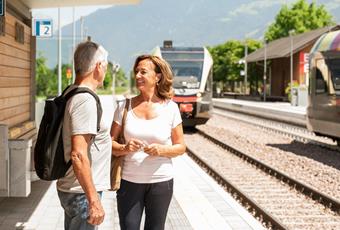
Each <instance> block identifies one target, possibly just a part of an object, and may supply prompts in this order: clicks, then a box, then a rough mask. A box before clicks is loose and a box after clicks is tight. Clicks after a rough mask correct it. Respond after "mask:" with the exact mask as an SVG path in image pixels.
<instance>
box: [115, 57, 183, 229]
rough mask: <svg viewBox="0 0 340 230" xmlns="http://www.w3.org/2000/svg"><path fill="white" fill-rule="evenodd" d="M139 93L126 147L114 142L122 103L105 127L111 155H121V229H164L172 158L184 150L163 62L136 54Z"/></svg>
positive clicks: (133, 100)
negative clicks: (109, 140)
mask: <svg viewBox="0 0 340 230" xmlns="http://www.w3.org/2000/svg"><path fill="white" fill-rule="evenodd" d="M133 69H134V73H135V80H136V86H137V89H138V90H139V92H140V93H139V95H138V96H136V97H133V98H131V100H130V105H129V107H128V112H127V116H126V120H125V126H124V136H125V140H126V144H119V143H118V142H116V140H117V138H118V136H119V133H120V132H121V131H122V130H121V122H122V116H123V110H124V107H125V102H124V103H121V105H119V106H118V108H117V109H116V111H115V115H114V121H113V124H112V128H111V136H112V140H113V141H112V151H113V154H115V155H117V156H125V157H124V164H123V165H124V167H123V172H122V181H121V186H120V189H119V190H118V191H117V206H118V213H119V222H120V227H121V229H122V230H126V229H128V230H134V229H136V230H139V229H140V222H141V218H142V213H143V210H145V224H144V229H157V230H160V229H164V225H165V220H166V215H167V211H168V208H169V204H170V201H171V197H172V194H173V174H174V173H173V166H172V160H171V158H172V157H176V156H178V155H181V154H183V153H184V152H185V148H186V147H185V144H184V138H183V128H182V119H181V116H180V112H179V109H178V106H177V105H176V103H175V102H173V101H172V100H171V98H172V78H173V77H172V72H171V69H170V66H169V64H168V63H167V62H166V61H164V60H163V59H161V58H159V57H156V56H151V55H142V56H139V57H138V58H137V59H136V61H135V64H134V68H133Z"/></svg>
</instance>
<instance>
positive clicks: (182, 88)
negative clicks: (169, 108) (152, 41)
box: [153, 41, 213, 126]
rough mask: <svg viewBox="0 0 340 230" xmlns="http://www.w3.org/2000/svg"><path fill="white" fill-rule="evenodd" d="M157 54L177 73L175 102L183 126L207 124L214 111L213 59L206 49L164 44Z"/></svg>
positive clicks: (166, 42) (155, 53)
mask: <svg viewBox="0 0 340 230" xmlns="http://www.w3.org/2000/svg"><path fill="white" fill-rule="evenodd" d="M153 54H154V55H157V56H160V57H162V58H163V59H165V60H166V61H167V62H168V63H169V64H170V65H171V68H172V71H173V73H174V81H173V88H174V91H175V96H174V98H173V100H174V101H175V102H176V103H177V104H178V106H179V109H180V112H181V115H182V119H183V125H184V126H195V125H198V124H203V123H205V122H206V121H207V120H208V119H209V118H210V116H211V111H212V91H213V89H212V82H213V78H212V71H213V69H212V67H213V60H212V57H211V55H210V53H209V51H208V50H207V49H206V48H205V47H173V46H172V42H171V41H165V42H164V46H163V47H156V48H155V50H154V52H153Z"/></svg>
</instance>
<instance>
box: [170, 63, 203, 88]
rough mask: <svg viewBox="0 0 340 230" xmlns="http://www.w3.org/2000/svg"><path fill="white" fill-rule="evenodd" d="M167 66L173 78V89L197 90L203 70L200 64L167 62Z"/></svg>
mask: <svg viewBox="0 0 340 230" xmlns="http://www.w3.org/2000/svg"><path fill="white" fill-rule="evenodd" d="M169 64H170V65H171V68H172V71H173V73H174V76H175V78H174V82H173V87H174V88H176V89H181V88H188V89H189V88H191V89H195V88H199V86H200V82H201V76H202V68H203V63H202V62H190V61H169Z"/></svg>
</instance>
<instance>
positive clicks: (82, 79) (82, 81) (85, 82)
mask: <svg viewBox="0 0 340 230" xmlns="http://www.w3.org/2000/svg"><path fill="white" fill-rule="evenodd" d="M74 84H75V85H78V86H83V87H88V88H90V89H91V90H92V91H96V89H97V87H98V84H97V82H96V81H95V80H94V79H93V78H92V77H91V76H77V77H76V79H75V81H74Z"/></svg>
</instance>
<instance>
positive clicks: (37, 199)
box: [0, 154, 263, 230]
mask: <svg viewBox="0 0 340 230" xmlns="http://www.w3.org/2000/svg"><path fill="white" fill-rule="evenodd" d="M174 166H175V170H176V175H175V178H174V181H175V183H174V196H173V200H172V201H171V205H170V209H169V212H168V218H167V221H166V226H165V229H167V230H175V229H180V230H183V229H185V230H189V229H193V230H199V229H202V230H209V229H216V230H228V229H239V230H250V229H263V227H262V225H261V224H260V223H259V222H258V221H257V220H256V219H255V218H254V217H253V216H251V215H250V214H249V213H248V212H247V211H246V210H245V209H244V208H243V207H242V206H240V205H239V204H238V203H237V201H235V200H234V198H232V197H231V195H229V194H228V193H226V192H225V191H224V190H223V189H222V188H221V187H220V186H219V185H218V184H217V183H216V182H215V181H214V180H213V179H212V178H211V177H210V176H209V175H207V174H206V173H205V172H204V171H203V170H202V169H201V168H200V167H199V166H198V165H197V164H196V163H195V162H193V161H192V160H191V158H190V157H188V156H187V155H186V154H185V155H183V156H180V157H177V158H174ZM102 203H103V206H104V209H105V212H106V217H105V221H104V223H102V224H101V225H100V226H99V230H109V229H110V230H112V229H119V220H118V213H117V209H116V194H115V192H112V191H106V192H104V193H103V199H102ZM0 207H1V209H0V229H2V230H13V229H26V230H33V229H34V230H52V229H56V230H62V229H64V228H63V223H64V214H63V209H62V208H61V206H60V203H59V199H58V195H57V192H56V185H55V182H46V181H41V180H39V181H35V182H33V183H32V192H31V194H30V196H29V197H27V198H5V199H3V200H1V201H0Z"/></svg>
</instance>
